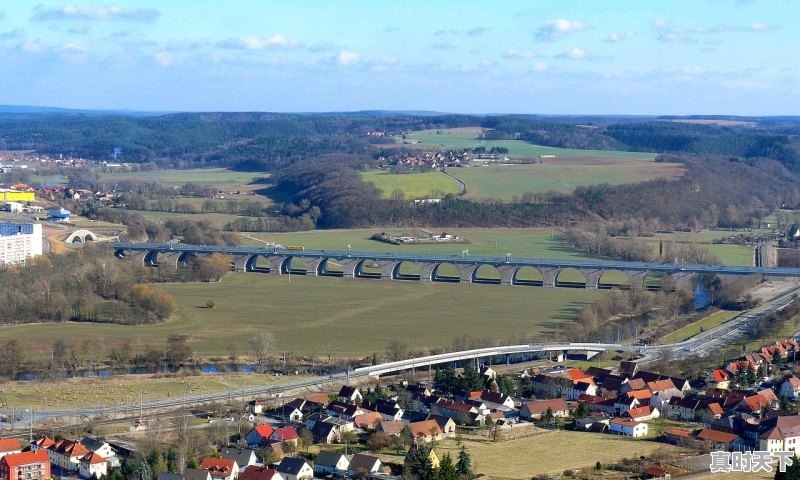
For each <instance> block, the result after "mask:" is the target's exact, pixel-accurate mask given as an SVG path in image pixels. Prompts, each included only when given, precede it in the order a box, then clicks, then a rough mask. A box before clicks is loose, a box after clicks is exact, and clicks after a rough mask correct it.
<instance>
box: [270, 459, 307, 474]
mask: <svg viewBox="0 0 800 480" xmlns="http://www.w3.org/2000/svg"><path fill="white" fill-rule="evenodd" d="M304 466H310V465H308V462H306V459H305V458H300V457H284V458H283V460H281V463H279V464H278V466H277V467H276V470H278V471H279V472H281V473H288V474H289V475H297V474H298V473H300V471H301V470H303V467H304Z"/></svg>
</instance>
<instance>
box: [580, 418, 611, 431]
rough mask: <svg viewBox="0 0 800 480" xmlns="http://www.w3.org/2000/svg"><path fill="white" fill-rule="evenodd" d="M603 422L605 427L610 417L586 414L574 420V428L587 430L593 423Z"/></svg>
mask: <svg viewBox="0 0 800 480" xmlns="http://www.w3.org/2000/svg"><path fill="white" fill-rule="evenodd" d="M598 422H599V423H604V424H605V425H606V427H607V426H608V424H609V423H610V422H611V419H610V418H605V417H600V416H588V417H583V418H578V419H577V420H575V429H576V430H589V428H590V427H591V426H592V425H594V424H595V423H598Z"/></svg>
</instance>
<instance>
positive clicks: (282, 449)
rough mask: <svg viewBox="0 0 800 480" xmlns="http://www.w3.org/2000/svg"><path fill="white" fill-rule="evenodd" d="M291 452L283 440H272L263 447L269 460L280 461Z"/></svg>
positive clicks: (263, 451) (266, 458) (265, 457)
mask: <svg viewBox="0 0 800 480" xmlns="http://www.w3.org/2000/svg"><path fill="white" fill-rule="evenodd" d="M289 453H291V452H289V449H288V448H286V445H284V444H283V443H281V442H270V443H268V444H267V445H266V446H265V447H262V454H263V455H264V459H265V460H266V461H269V462H276V461H279V460H280V459H282V458H283V457H285V456H286V455H288V454H289Z"/></svg>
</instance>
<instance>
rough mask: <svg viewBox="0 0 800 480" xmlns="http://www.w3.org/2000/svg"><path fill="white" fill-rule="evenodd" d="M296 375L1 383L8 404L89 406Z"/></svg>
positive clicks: (279, 380)
mask: <svg viewBox="0 0 800 480" xmlns="http://www.w3.org/2000/svg"><path fill="white" fill-rule="evenodd" d="M288 380H296V377H274V376H272V375H268V374H257V373H247V374H244V373H228V374H201V375H191V376H174V377H173V376H170V377H156V376H153V375H124V376H115V377H113V378H72V379H68V380H62V381H56V382H9V383H6V384H3V385H0V392H2V394H3V395H4V396H5V398H6V401H7V402H8V406H9V407H89V406H107V405H121V404H130V403H137V402H139V400H140V399H141V400H142V401H145V402H147V401H153V400H164V399H167V398H175V397H185V396H196V395H201V394H205V393H214V392H222V391H227V390H228V389H238V388H244V387H248V386H263V385H268V384H276V385H277V384H278V383H282V382H286V381H288Z"/></svg>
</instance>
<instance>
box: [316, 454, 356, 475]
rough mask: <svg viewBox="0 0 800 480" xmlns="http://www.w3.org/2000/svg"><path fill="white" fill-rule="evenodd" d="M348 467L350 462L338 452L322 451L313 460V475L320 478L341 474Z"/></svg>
mask: <svg viewBox="0 0 800 480" xmlns="http://www.w3.org/2000/svg"><path fill="white" fill-rule="evenodd" d="M349 467H350V460H348V459H347V457H345V456H344V455H342V454H341V453H339V452H331V451H328V450H322V451H320V452H319V455H317V458H315V459H314V473H315V474H317V475H320V476H325V475H332V474H342V473H345V472H347V469H348V468H349Z"/></svg>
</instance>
